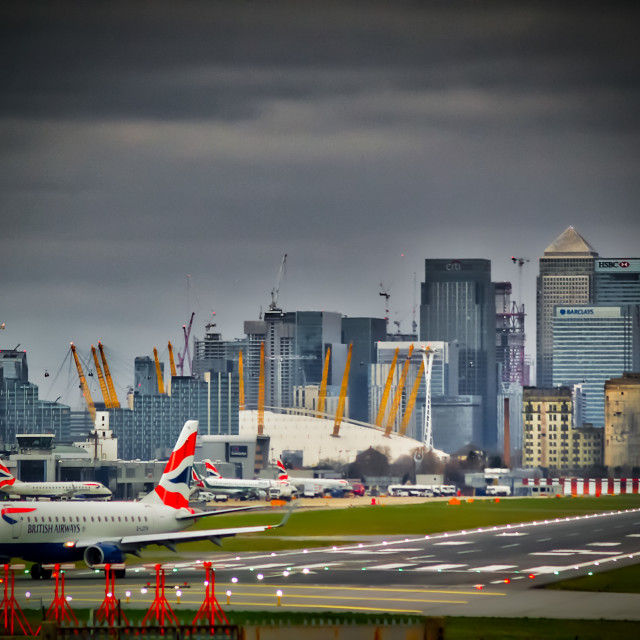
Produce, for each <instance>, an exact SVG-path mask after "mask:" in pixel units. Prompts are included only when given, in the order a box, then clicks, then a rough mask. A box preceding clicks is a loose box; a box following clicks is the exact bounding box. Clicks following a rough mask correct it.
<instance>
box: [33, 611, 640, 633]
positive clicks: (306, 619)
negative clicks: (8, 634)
mask: <svg viewBox="0 0 640 640" xmlns="http://www.w3.org/2000/svg"><path fill="white" fill-rule="evenodd" d="M123 610H124V611H125V614H126V616H127V618H128V620H129V622H130V623H131V624H133V625H138V624H139V623H140V621H141V620H142V618H143V617H144V616H145V614H146V613H147V610H146V609H123ZM74 613H75V614H76V616H77V618H78V620H79V621H80V624H81V626H82V625H84V624H85V623H86V621H87V620H88V619H89V611H88V610H86V609H81V610H74ZM175 613H176V616H177V618H178V620H179V622H180V623H181V624H190V623H191V621H192V620H193V618H194V616H195V613H196V612H195V610H186V609H177V610H175ZM225 614H226V616H227V618H228V619H229V623H230V624H235V625H238V626H241V627H242V626H247V625H252V626H263V627H273V626H288V625H305V624H306V625H310V624H313V625H327V626H331V625H340V624H347V625H352V624H355V625H367V624H368V625H384V624H391V623H393V622H395V623H396V624H403V623H405V624H407V623H409V624H415V623H418V624H421V623H422V622H423V621H424V620H425V618H424V617H421V616H402V615H389V614H366V613H347V612H339V613H337V612H334V611H324V612H316V613H305V612H299V611H296V612H291V611H225ZM28 617H29V618H30V623H31V624H32V626H33V628H35V627H37V626H38V624H39V622H40V617H39V616H37V615H35V614H33V612H28ZM444 630H445V633H444V638H445V640H476V639H477V640H511V639H518V640H539V639H540V638H544V639H545V640H568V639H575V638H579V640H628V639H629V638H637V637H639V636H640V622H633V621H621V620H555V619H554V620H550V619H546V618H465V617H448V618H444Z"/></svg>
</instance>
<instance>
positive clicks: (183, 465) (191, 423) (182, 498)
mask: <svg viewBox="0 0 640 640" xmlns="http://www.w3.org/2000/svg"><path fill="white" fill-rule="evenodd" d="M197 432H198V421H197V420H187V422H185V423H184V427H183V428H182V431H181V432H180V436H179V437H178V441H177V442H176V446H175V447H174V448H173V453H172V454H171V457H170V458H169V461H168V462H167V465H166V466H165V468H164V472H163V474H162V477H161V478H160V482H159V483H158V486H157V487H156V488H155V489H154V490H153V491H152V492H151V493H149V494H147V495H146V496H145V497H144V498H143V499H142V502H151V503H153V504H159V503H162V504H164V505H166V506H167V507H173V508H174V509H188V508H189V494H190V493H191V490H190V488H189V484H190V482H191V477H192V476H191V471H192V468H193V454H194V452H195V450H196V435H197Z"/></svg>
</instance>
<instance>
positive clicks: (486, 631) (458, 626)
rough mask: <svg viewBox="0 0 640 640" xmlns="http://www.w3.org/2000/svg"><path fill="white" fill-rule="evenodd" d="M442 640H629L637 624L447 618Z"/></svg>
mask: <svg viewBox="0 0 640 640" xmlns="http://www.w3.org/2000/svg"><path fill="white" fill-rule="evenodd" d="M444 637H445V638H446V640H511V639H512V638H517V639H518V640H540V639H541V638H544V639H545V640H573V639H579V640H629V639H630V638H638V637H640V622H632V621H624V620H549V619H544V618H447V619H446V621H445V635H444Z"/></svg>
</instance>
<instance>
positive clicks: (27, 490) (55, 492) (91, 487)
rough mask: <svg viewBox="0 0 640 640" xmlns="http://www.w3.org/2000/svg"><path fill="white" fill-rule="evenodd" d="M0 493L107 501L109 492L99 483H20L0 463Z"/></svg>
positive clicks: (31, 496)
mask: <svg viewBox="0 0 640 640" xmlns="http://www.w3.org/2000/svg"><path fill="white" fill-rule="evenodd" d="M0 492H3V493H6V494H8V495H15V496H21V497H23V498H54V499H55V498H75V499H81V500H108V499H109V498H111V495H112V494H111V491H110V490H109V489H107V487H105V486H104V485H103V484H102V483H100V482H21V481H20V480H18V479H17V478H14V477H13V475H12V474H11V471H9V469H7V467H6V466H5V465H4V464H2V462H0Z"/></svg>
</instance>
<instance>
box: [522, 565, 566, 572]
mask: <svg viewBox="0 0 640 640" xmlns="http://www.w3.org/2000/svg"><path fill="white" fill-rule="evenodd" d="M566 568H567V567H553V566H549V565H543V566H542V567H531V568H530V569H524V571H525V573H555V572H556V571H563V570H564V569H566Z"/></svg>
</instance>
